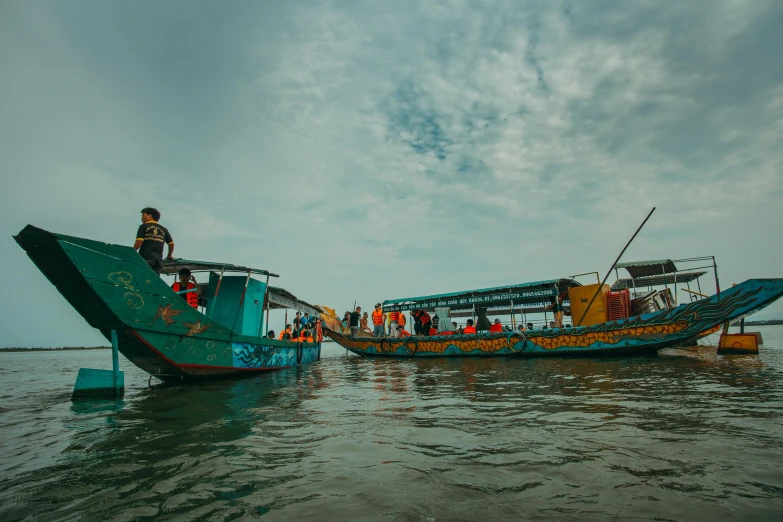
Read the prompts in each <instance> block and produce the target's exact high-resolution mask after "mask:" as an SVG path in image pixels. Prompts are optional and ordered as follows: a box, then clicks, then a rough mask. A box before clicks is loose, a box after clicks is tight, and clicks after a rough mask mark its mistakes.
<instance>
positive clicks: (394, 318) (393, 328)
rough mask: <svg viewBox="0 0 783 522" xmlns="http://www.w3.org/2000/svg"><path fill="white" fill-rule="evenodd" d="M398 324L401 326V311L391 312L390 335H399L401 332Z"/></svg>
mask: <svg viewBox="0 0 783 522" xmlns="http://www.w3.org/2000/svg"><path fill="white" fill-rule="evenodd" d="M398 326H400V312H389V335H391V336H392V337H397V335H398V334H399V331H398V330H397V327H398Z"/></svg>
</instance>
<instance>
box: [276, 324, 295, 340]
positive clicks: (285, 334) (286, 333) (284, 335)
mask: <svg viewBox="0 0 783 522" xmlns="http://www.w3.org/2000/svg"><path fill="white" fill-rule="evenodd" d="M292 334H293V326H291V325H290V324H287V325H285V330H283V331H282V332H280V337H278V339H279V340H280V341H290V340H291V339H293V335H292Z"/></svg>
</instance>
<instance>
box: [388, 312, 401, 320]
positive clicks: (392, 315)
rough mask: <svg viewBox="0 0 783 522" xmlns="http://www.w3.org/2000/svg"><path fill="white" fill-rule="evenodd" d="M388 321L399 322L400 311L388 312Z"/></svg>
mask: <svg viewBox="0 0 783 522" xmlns="http://www.w3.org/2000/svg"><path fill="white" fill-rule="evenodd" d="M389 322H390V323H393V322H397V323H399V322H400V312H389Z"/></svg>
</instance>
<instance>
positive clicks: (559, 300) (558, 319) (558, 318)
mask: <svg viewBox="0 0 783 522" xmlns="http://www.w3.org/2000/svg"><path fill="white" fill-rule="evenodd" d="M546 308H547V309H551V310H552V313H553V314H554V316H555V320H554V321H553V322H554V323H555V326H552V327H551V328H560V327H561V326H563V310H564V308H563V297H562V294H561V295H559V296H557V297H553V298H552V303H551V304H550V305H549V306H547V307H546Z"/></svg>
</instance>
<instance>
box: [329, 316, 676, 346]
mask: <svg viewBox="0 0 783 522" xmlns="http://www.w3.org/2000/svg"><path fill="white" fill-rule="evenodd" d="M687 327H688V323H687V322H686V321H677V322H675V323H670V324H661V325H654V326H637V327H632V328H623V329H621V330H612V331H611V332H588V333H582V334H562V335H557V336H555V337H539V336H533V337H528V340H529V341H530V342H532V343H535V344H537V345H538V346H540V347H542V348H544V349H546V350H556V349H558V348H562V347H566V346H567V347H573V348H587V347H589V346H591V345H592V344H594V343H599V342H602V343H606V344H616V343H618V342H620V341H625V340H628V339H629V338H634V337H637V338H642V337H648V336H649V337H659V336H662V335H669V334H673V333H677V332H680V331H682V330H684V329H686V328H687ZM441 339H442V340H440V339H439V340H438V341H421V340H419V341H418V343H417V342H416V341H414V340H410V341H408V347H409V351H410V352H414V351H415V352H427V353H443V352H444V351H445V350H446V348H448V347H449V345H454V346H456V347H457V348H459V349H460V350H462V351H465V352H470V351H473V350H476V349H478V350H480V351H482V352H487V353H494V352H497V351H498V350H501V349H503V348H508V344H509V342H508V340H507V338H506V337H505V336H504V337H496V338H494V339H481V340H479V339H470V340H462V339H449V338H441ZM518 341H520V338H519V337H518V336H512V337H511V343H512V344H513V343H516V342H518ZM404 342H405V341H404V339H399V340H398V339H394V340H391V339H387V340H386V342H385V343H384V352H388V351H391V352H394V351H396V350H397V349H398V348H399V347H400V346H401V345H402V344H404ZM371 343H372V344H373V345H374V344H376V341H375V340H373V341H371ZM341 344H343V345H344V346H346V347H348V348H353V349H355V350H360V351H367V350H368V348H369V345H370V342H368V341H359V340H351V339H348V338H346V339H345V340H344V341H343V342H342V343H341Z"/></svg>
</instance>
